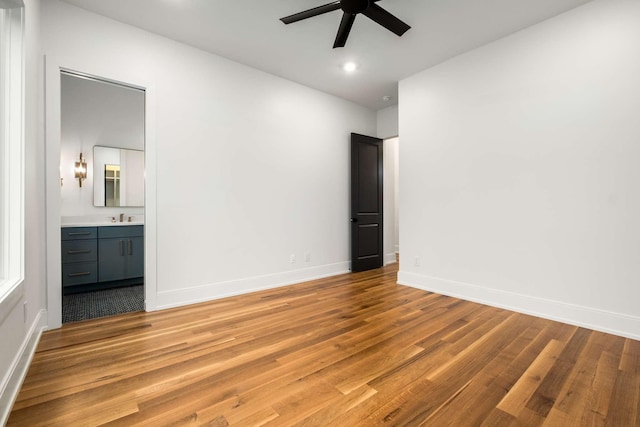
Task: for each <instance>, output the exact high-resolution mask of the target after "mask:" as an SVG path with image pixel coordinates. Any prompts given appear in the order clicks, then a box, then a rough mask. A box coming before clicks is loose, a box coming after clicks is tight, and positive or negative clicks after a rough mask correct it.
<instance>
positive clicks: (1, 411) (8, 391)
mask: <svg viewBox="0 0 640 427" xmlns="http://www.w3.org/2000/svg"><path fill="white" fill-rule="evenodd" d="M46 321H47V311H46V310H44V309H43V310H40V311H39V312H38V314H37V315H36V318H35V320H34V321H33V323H32V324H31V328H30V329H29V333H28V334H27V336H26V337H25V340H24V342H23V343H22V347H20V351H19V352H18V354H17V355H16V358H15V359H14V361H13V364H12V365H11V367H10V368H9V370H10V372H11V373H10V374H9V379H8V381H7V384H6V386H5V388H4V390H2V393H1V394H0V425H5V424H6V423H7V420H8V419H9V414H10V413H11V408H12V407H13V403H14V402H15V400H16V399H17V397H18V393H19V392H20V388H21V387H22V383H23V381H24V379H25V377H26V376H27V371H28V370H29V365H31V360H32V359H33V355H34V354H35V352H36V348H37V347H38V343H39V342H40V337H41V336H42V331H43V330H44V329H45V328H46Z"/></svg>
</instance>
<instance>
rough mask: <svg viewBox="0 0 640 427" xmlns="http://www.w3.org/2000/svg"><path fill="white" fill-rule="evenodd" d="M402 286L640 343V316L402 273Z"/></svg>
mask: <svg viewBox="0 0 640 427" xmlns="http://www.w3.org/2000/svg"><path fill="white" fill-rule="evenodd" d="M398 283H399V284H401V285H406V286H411V287H413V288H417V289H422V290H425V291H429V292H435V293H438V294H442V295H448V296H452V297H456V298H460V299H464V300H468V301H473V302H477V303H480V304H485V305H490V306H493V307H499V308H504V309H507V310H511V311H517V312H520V313H525V314H530V315H533V316H537V317H542V318H545V319H550V320H556V321H559V322H563V323H568V324H571V325H576V326H581V327H585V328H588V329H593V330H597V331H602V332H606V333H610V334H614V335H619V336H623V337H626V338H632V339H635V340H640V317H637V316H629V315H626V314H620V313H614V312H610V311H605V310H599V309H595V308H590V307H584V306H579V305H574V304H568V303H564V302H559V301H553V300H549V299H544V298H538V297H532V296H528V295H522V294H517V293H512V292H505V291H500V290H496V289H490V288H485V287H481V286H476V285H470V284H467V283H460V282H454V281H450V280H445V279H439V278H435V277H429V276H424V275H420V274H415V273H408V272H402V271H401V272H399V273H398Z"/></svg>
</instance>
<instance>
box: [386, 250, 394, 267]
mask: <svg viewBox="0 0 640 427" xmlns="http://www.w3.org/2000/svg"><path fill="white" fill-rule="evenodd" d="M394 262H396V254H395V252H394V253H390V254H385V256H384V265H388V264H393V263H394Z"/></svg>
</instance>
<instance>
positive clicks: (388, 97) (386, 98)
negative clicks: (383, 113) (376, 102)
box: [382, 95, 391, 102]
mask: <svg viewBox="0 0 640 427" xmlns="http://www.w3.org/2000/svg"><path fill="white" fill-rule="evenodd" d="M382 100H383V101H384V102H389V101H391V97H390V96H389V95H385V96H383V97H382Z"/></svg>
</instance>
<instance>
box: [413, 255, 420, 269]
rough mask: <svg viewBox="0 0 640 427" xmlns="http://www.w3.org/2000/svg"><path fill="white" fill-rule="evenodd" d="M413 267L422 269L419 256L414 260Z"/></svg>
mask: <svg viewBox="0 0 640 427" xmlns="http://www.w3.org/2000/svg"><path fill="white" fill-rule="evenodd" d="M413 265H415V266H416V267H420V257H419V256H417V257H416V258H415V259H414V260H413Z"/></svg>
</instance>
